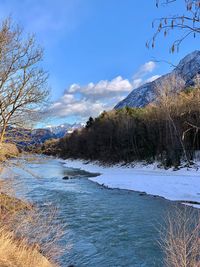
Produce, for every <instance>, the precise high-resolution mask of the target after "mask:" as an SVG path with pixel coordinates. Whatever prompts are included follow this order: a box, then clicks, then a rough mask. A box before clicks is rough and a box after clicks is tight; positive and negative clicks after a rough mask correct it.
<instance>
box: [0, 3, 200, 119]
mask: <svg viewBox="0 0 200 267" xmlns="http://www.w3.org/2000/svg"><path fill="white" fill-rule="evenodd" d="M182 10H183V1H182V0H177V1H176V3H173V4H172V5H170V6H169V7H166V6H165V7H160V8H159V9H158V8H156V6H155V0H140V1H136V0H56V1H55V0H20V1H18V0H0V16H1V19H3V18H5V17H6V16H8V15H12V17H13V18H14V20H15V21H16V22H17V23H19V24H20V25H22V26H23V27H24V30H25V31H26V32H31V33H35V34H36V37H37V41H38V43H40V44H41V45H42V46H43V47H44V49H45V55H44V62H43V65H44V68H45V69H46V70H47V71H48V72H49V75H50V77H49V85H50V87H51V101H52V105H51V108H50V110H49V119H48V120H47V121H46V122H45V124H60V123H63V122H75V121H81V122H84V121H85V120H86V119H87V118H88V116H90V115H92V116H97V115H98V114H99V113H100V112H101V111H102V110H104V109H106V110H108V109H111V108H112V107H113V106H114V105H115V104H116V103H117V102H118V101H119V100H120V99H122V98H123V97H125V96H127V95H128V93H129V92H130V91H131V90H133V89H134V88H135V87H137V86H138V85H139V84H141V83H144V82H145V81H147V80H149V79H150V80H151V79H153V78H155V77H158V76H159V75H162V74H164V73H166V72H168V71H170V70H171V67H170V66H169V65H168V64H166V63H154V62H153V60H154V59H156V60H167V61H170V62H173V64H177V63H178V61H179V60H180V59H181V58H182V57H184V56H185V55H186V54H187V53H190V52H192V51H193V50H195V49H198V43H199V40H197V39H193V38H192V39H188V40H186V41H185V42H184V43H183V45H182V46H181V49H180V51H179V53H175V54H170V53H169V47H170V44H171V43H172V40H173V38H174V35H175V33H174V34H173V33H172V35H171V36H169V37H168V38H167V39H166V38H164V37H160V38H159V39H158V41H157V43H156V46H155V48H154V49H153V50H152V49H147V48H146V47H145V43H146V41H147V40H148V39H150V38H151V36H152V34H153V30H152V28H151V23H152V20H153V19H154V18H157V17H161V16H163V15H170V14H176V13H179V12H180V13H182Z"/></svg>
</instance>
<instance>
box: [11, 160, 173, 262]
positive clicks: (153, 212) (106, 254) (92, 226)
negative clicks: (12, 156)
mask: <svg viewBox="0 0 200 267" xmlns="http://www.w3.org/2000/svg"><path fill="white" fill-rule="evenodd" d="M22 162H23V164H24V167H25V168H27V169H28V171H31V172H26V171H24V170H22V169H21V168H15V178H16V179H15V180H14V186H15V187H16V189H17V194H18V196H20V197H23V198H26V199H28V200H30V201H32V202H34V203H37V204H38V205H39V206H42V207H44V206H45V205H47V203H53V204H55V205H56V206H57V207H58V210H59V213H58V218H57V219H56V222H55V223H62V224H63V226H64V229H65V235H64V237H63V238H62V240H61V242H62V244H63V246H67V247H68V249H66V252H65V254H64V255H63V256H62V258H61V266H62V267H66V266H68V265H69V264H73V265H74V266H76V267H86V266H87V267H123V266H124V267H125V266H126V267H132V266H133V267H134V266H135V267H140V266H141V267H147V266H148V267H153V266H156V267H161V266H163V264H162V252H161V250H160V248H159V245H158V242H157V241H158V240H159V232H158V230H157V229H158V228H159V226H160V224H162V221H163V218H164V216H165V214H166V212H167V211H168V210H169V209H170V210H172V209H173V208H174V205H173V204H172V203H171V202H169V201H166V200H163V199H161V198H153V197H150V196H141V195H140V194H139V193H136V192H129V191H124V190H117V189H115V190H109V189H105V188H103V187H101V186H98V185H97V184H95V183H93V182H91V181H89V180H88V179H86V177H89V176H91V174H89V173H86V172H83V171H81V170H79V169H72V168H66V167H64V166H63V164H62V162H61V161H59V160H56V159H52V158H45V157H38V158H37V161H28V162H26V161H23V160H21V161H20V164H21V163H22ZM32 172H34V173H35V176H32V175H31V173H32ZM92 175H96V174H92ZM64 176H70V177H73V178H74V179H69V180H63V179H62V178H63V177H64Z"/></svg>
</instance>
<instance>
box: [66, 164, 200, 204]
mask: <svg viewBox="0 0 200 267" xmlns="http://www.w3.org/2000/svg"><path fill="white" fill-rule="evenodd" d="M63 163H64V165H65V166H66V167H73V168H80V169H83V170H86V171H89V172H94V173H101V175H100V176H97V177H93V178H89V179H90V180H91V181H93V182H96V183H98V184H100V185H103V186H106V187H108V188H118V189H126V190H133V191H139V192H143V193H144V194H145V193H146V194H149V195H153V196H160V197H164V198H166V199H168V200H172V201H178V202H182V203H186V204H188V205H192V206H194V207H196V208H200V169H199V168H198V165H195V167H194V168H187V167H183V168H180V169H179V170H176V171H175V170H173V169H172V168H171V169H168V170H165V169H162V168H158V166H157V165H158V164H157V163H153V164H148V165H146V164H141V163H140V164H139V163H138V164H136V165H135V166H132V165H125V166H122V165H114V166H110V167H108V166H102V165H100V164H98V162H86V161H83V160H72V159H67V160H64V161H63Z"/></svg>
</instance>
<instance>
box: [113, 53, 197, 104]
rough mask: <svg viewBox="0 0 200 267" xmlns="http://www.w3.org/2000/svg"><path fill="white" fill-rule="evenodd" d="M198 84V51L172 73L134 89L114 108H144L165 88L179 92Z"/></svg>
mask: <svg viewBox="0 0 200 267" xmlns="http://www.w3.org/2000/svg"><path fill="white" fill-rule="evenodd" d="M198 84H199V85H200V51H199V50H196V51H194V52H192V53H190V54H188V55H187V56H185V57H184V58H183V59H182V60H181V61H180V62H179V64H178V65H177V67H175V69H174V70H173V71H172V72H170V73H168V74H165V75H163V76H161V77H159V78H158V79H156V80H154V81H153V82H149V83H146V84H143V85H142V86H140V87H138V88H136V89H134V90H133V91H132V92H131V93H130V94H129V95H128V96H127V97H126V98H125V99H123V100H122V101H120V102H119V103H118V104H117V105H116V106H115V107H114V108H115V109H120V108H124V107H144V106H146V105H148V104H149V103H152V102H154V101H155V100H156V98H157V96H158V90H162V88H164V87H165V86H167V87H168V88H169V89H170V90H174V91H176V92H179V91H181V90H183V89H185V88H187V87H191V86H196V85H198Z"/></svg>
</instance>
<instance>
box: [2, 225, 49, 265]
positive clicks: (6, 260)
mask: <svg viewBox="0 0 200 267" xmlns="http://www.w3.org/2000/svg"><path fill="white" fill-rule="evenodd" d="M0 266H1V267H53V266H54V265H53V264H51V263H50V262H49V261H48V260H47V259H46V258H45V257H44V256H43V255H42V254H41V253H40V252H39V251H38V249H37V247H36V246H35V247H34V246H28V245H27V243H26V240H20V239H16V237H15V235H14V234H13V233H12V232H8V231H7V230H5V229H3V228H0Z"/></svg>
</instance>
